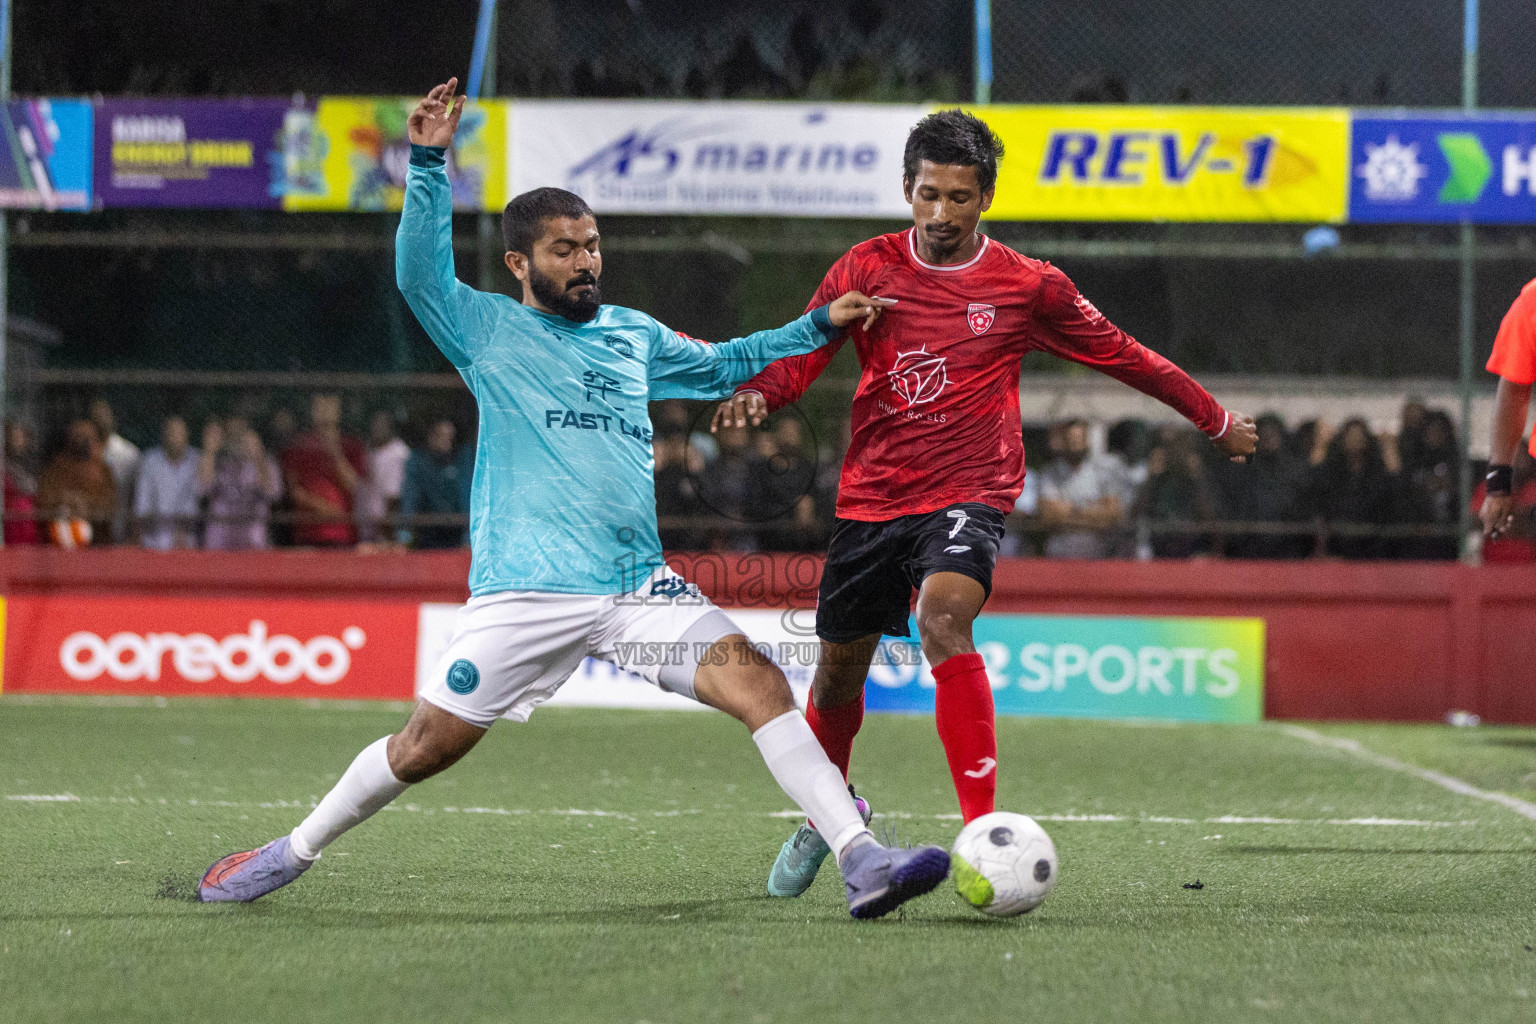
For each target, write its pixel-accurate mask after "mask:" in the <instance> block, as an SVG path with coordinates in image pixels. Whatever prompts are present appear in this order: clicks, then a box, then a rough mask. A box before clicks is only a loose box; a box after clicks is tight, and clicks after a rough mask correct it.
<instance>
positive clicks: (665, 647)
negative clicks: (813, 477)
mask: <svg viewBox="0 0 1536 1024" xmlns="http://www.w3.org/2000/svg"><path fill="white" fill-rule="evenodd" d="M740 632H742V630H741V628H740V627H738V626H737V625H736V624H735V623H734V622H732V621H731V619H730V617H729V616H727V615H726V614H725V613H724V612H722V611H721V610H720V609H719V608H716V607H715V606H714V605H713V604H712V603H711V602H710V600H709V598H707V597H705V596H704V595H703V594H701V593H700V592H699V588H698V587H696V586H694V585H693V584H692V583H689V582H687V581H686V580H684V579H683V578H682V577H681V576H679V575H678V574H677V573H675V572H673V571H672V570H671V569H668V568H667V567H665V566H662V567H661V568H659V569H657V570H656V571H655V572H654V573H652V574H651V576H650V578H649V579H647V580H646V581H645V583H643V584H642V585H641V586H640V587H639V589H637V590H636V591H635V592H634V593H631V594H605V595H598V594H555V593H550V592H548V591H539V590H509V591H506V592H504V593H500V594H487V595H485V596H484V597H474V598H471V599H470V601H469V603H468V604H467V605H465V606H464V607H463V608H462V609H461V610H460V611H459V614H458V619H457V621H456V622H455V623H454V627H453V639H451V640H450V641H449V642H448V649H447V650H446V651H445V652H444V653H443V656H442V657H441V658H440V659H438V662H437V665H436V667H434V668H433V670H432V675H431V676H430V678H429V679H428V680H427V683H426V685H425V686H423V687H422V689H421V692H420V693H419V694H417V696H419V697H420V698H421V699H422V700H425V701H427V702H429V703H431V704H435V705H436V706H437V707H440V708H442V709H443V710H444V711H446V712H448V713H449V714H451V715H454V716H455V717H458V718H461V719H463V720H464V721H466V722H469V723H470V724H472V725H478V726H481V727H482V728H490V726H491V724H492V723H493V722H495V721H496V719H498V718H502V717H506V718H511V719H515V720H516V721H519V722H526V721H527V720H528V716H529V715H530V714H532V713H533V709H534V708H535V707H537V706H538V705H540V704H542V703H544V702H545V701H546V700H548V699H549V698H550V697H552V696H554V694H555V691H556V690H558V689H560V687H561V686H562V685H563V684H564V683H565V681H566V680H567V679H569V678H570V677H571V673H573V672H575V671H576V669H577V668H578V667H579V666H580V665H581V662H582V660H583V659H584V658H587V657H593V658H601V659H603V660H604V661H607V662H611V663H612V664H614V665H617V666H618V667H620V668H622V669H624V670H625V671H627V672H632V673H634V674H635V675H637V676H640V677H641V678H643V679H646V680H647V681H649V682H650V683H652V684H654V685H656V686H659V687H661V688H662V689H664V690H670V691H672V692H673V693H680V694H682V695H683V696H685V697H690V698H694V699H697V698H696V697H695V696H694V692H693V676H694V673H695V672H697V671H698V666H699V661H700V660H701V658H702V656H703V654H704V652H705V651H707V650H708V649H709V647H710V645H712V644H713V643H714V642H715V641H717V640H719V639H720V638H721V637H724V636H730V635H731V634H732V633H740Z"/></svg>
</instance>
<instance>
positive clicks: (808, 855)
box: [768, 786, 875, 899]
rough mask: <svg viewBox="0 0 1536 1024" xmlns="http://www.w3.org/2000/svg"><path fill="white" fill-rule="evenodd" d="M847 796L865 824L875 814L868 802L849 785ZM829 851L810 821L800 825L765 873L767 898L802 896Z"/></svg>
mask: <svg viewBox="0 0 1536 1024" xmlns="http://www.w3.org/2000/svg"><path fill="white" fill-rule="evenodd" d="M848 795H849V796H851V797H853V802H854V805H855V806H856V807H858V809H859V817H861V818H863V819H864V824H866V825H868V824H869V819H870V818H873V817H874V816H875V812H874V811H872V810H870V808H869V802H868V801H867V800H865V799H864V798H863V797H861V796H859V794H857V793H855V792H854V791H853V787H852V786H849V787H848ZM831 852H832V848H831V847H830V846H828V845H827V841H826V840H825V839H823V838H821V833H820V832H817V831H816V830H815V829H814V828H811V825H810V822H806V823H804V824H802V825H801V826H800V827H799V828H797V829H795V834H794V835H792V836H790V837H789V838H788V839H786V840H784V845H783V846H782V847H780V848H779V856H778V859H776V860H775V861H774V862H773V867H772V869H770V870H769V872H768V895H769V896H783V897H786V898H790V899H793V898H794V897H796V896H799V895H801V894H802V893H804V892H805V890H807V889H809V888H810V887H811V883H812V882H814V881H816V872H818V871H820V870H821V862H822V861H824V860H826V859H827V854H829V853H831Z"/></svg>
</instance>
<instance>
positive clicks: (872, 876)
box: [841, 842, 949, 921]
mask: <svg viewBox="0 0 1536 1024" xmlns="http://www.w3.org/2000/svg"><path fill="white" fill-rule="evenodd" d="M841 867H842V869H843V882H844V883H845V884H846V885H847V887H848V913H849V914H851V915H853V916H854V917H856V918H858V919H859V920H861V921H867V920H869V919H870V918H875V917H884V916H885V915H886V914H889V913H890V912H891V911H893V910H895V909H896V908H897V907H899V906H901V905H902V904H903V903H905V902H907V900H910V899H913V898H915V897H918V896H921V895H923V894H924V893H926V892H932V891H933V889H934V887H935V886H937V885H938V884H939V883H940V882H942V881H944V879H946V878H948V877H949V853H948V851H946V850H945V849H944V848H943V847H941V846H919V847H916V848H915V849H911V850H895V849H891V848H890V847H887V846H881V845H879V844H878V843H872V842H868V843H859V844H858V845H856V846H854V847H853V848H852V849H850V850H848V851H847V852H846V853H845V854H844V855H843V863H842V865H841Z"/></svg>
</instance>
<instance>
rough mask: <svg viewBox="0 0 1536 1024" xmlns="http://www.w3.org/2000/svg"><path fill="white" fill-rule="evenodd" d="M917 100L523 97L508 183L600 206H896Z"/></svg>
mask: <svg viewBox="0 0 1536 1024" xmlns="http://www.w3.org/2000/svg"><path fill="white" fill-rule="evenodd" d="M924 113H925V108H923V107H919V106H915V105H914V106H898V105H890V104H879V105H876V104H858V103H822V104H811V103H765V102H747V103H716V102H707V103H706V102H670V103H664V102H655V103H653V102H644V101H631V102H601V101H584V100H548V101H538V100H526V101H523V100H520V101H518V102H516V103H514V104H513V106H512V150H511V192H512V194H514V195H516V194H517V193H519V192H523V191H526V190H527V189H531V188H538V187H540V186H546V185H551V186H555V187H558V188H565V189H569V190H570V191H572V192H575V193H577V194H578V195H580V196H581V197H582V198H583V199H585V200H586V201H587V202H588V203H589V204H591V206H592V208H593V210H595V211H596V212H598V213H667V214H758V215H764V216H777V217H900V216H910V214H911V207H909V206H908V205H907V203H906V202H905V200H904V199H903V198H902V190H901V156H902V149H903V147H904V146H905V145H906V139H907V132H908V131H909V130H910V129H911V128H912V126H913V125H914V124H916V123H917V121H918V119H919V118H921V117H922V116H923V114H924Z"/></svg>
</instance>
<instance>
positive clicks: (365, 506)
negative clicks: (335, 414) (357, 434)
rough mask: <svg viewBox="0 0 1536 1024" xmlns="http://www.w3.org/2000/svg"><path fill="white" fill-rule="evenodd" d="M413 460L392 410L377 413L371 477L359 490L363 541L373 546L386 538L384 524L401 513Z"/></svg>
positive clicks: (371, 428)
mask: <svg viewBox="0 0 1536 1024" xmlns="http://www.w3.org/2000/svg"><path fill="white" fill-rule="evenodd" d="M410 457H411V449H410V446H409V445H407V444H406V443H405V442H404V441H402V440H400V435H399V434H398V433H396V431H395V418H394V416H393V415H392V414H391V413H390V411H389V410H388V409H379V410H376V411H375V412H374V414H373V416H372V417H371V418H370V419H369V420H368V476H367V478H366V479H364V480H361V481H359V482H358V487H357V532H358V539H359V540H361V541H364V542H366V543H372V542H374V541H377V540H381V539H382V538H383V522H384V520H385V519H386V518H387V517H389V516H392V515H394V514H395V513H396V512H397V511H399V508H400V488H401V487H403V486H404V484H405V463H406V460H408V459H409V458H410Z"/></svg>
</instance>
